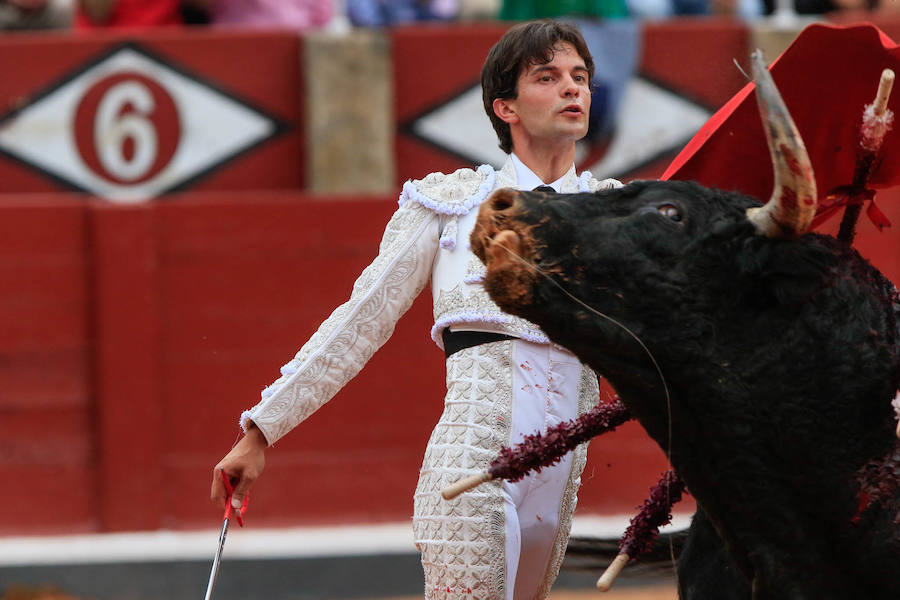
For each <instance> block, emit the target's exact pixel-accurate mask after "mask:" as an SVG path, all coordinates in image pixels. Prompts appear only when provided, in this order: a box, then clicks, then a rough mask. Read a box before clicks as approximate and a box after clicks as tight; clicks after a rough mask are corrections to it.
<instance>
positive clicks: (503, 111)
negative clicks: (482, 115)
mask: <svg viewBox="0 0 900 600" xmlns="http://www.w3.org/2000/svg"><path fill="white" fill-rule="evenodd" d="M513 102H515V101H514V100H504V99H503V98H494V103H493V105H492V106H493V108H494V114H495V115H497V116H498V117H500V120H501V121H504V122H506V123H509V124H512V123H518V122H519V115H518V114H516V109H515V107H514V106H513V105H512V103H513Z"/></svg>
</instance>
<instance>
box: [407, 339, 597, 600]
mask: <svg viewBox="0 0 900 600" xmlns="http://www.w3.org/2000/svg"><path fill="white" fill-rule="evenodd" d="M593 402H596V379H595V378H594V376H593V374H592V373H591V372H590V370H589V369H586V368H584V367H582V365H581V364H580V363H579V362H578V360H577V359H576V358H575V357H574V356H573V355H572V354H570V353H569V352H567V351H565V350H563V349H561V348H559V347H557V346H553V345H547V344H533V343H530V342H525V341H521V340H513V341H504V342H493V343H489V344H482V345H480V346H475V347H473V348H467V349H465V350H462V351H460V352H457V353H456V354H454V355H453V356H451V357H450V358H449V359H448V360H447V396H446V398H445V402H444V412H443V414H442V415H441V418H440V420H439V421H438V424H437V425H436V426H435V429H434V431H433V433H432V436H431V439H430V440H429V443H428V447H427V448H426V451H425V458H424V460H423V464H422V471H421V473H420V477H419V484H418V486H417V488H416V495H415V510H414V517H413V529H414V532H415V538H416V545H417V547H418V548H419V550H420V552H421V553H422V565H423V568H424V572H425V596H426V598H442V599H443V598H472V599H479V600H532V599H538V600H541V599H543V598H546V597H547V594H548V593H549V590H550V586H551V585H552V583H553V581H554V580H555V579H556V575H557V573H558V571H559V565H560V563H561V561H562V553H563V552H564V550H565V543H566V540H567V539H568V532H569V527H570V525H571V517H572V512H573V511H574V508H575V492H576V490H577V487H578V484H579V482H580V479H579V477H580V474H581V469H583V467H584V452H585V450H586V449H584V448H582V449H580V450H579V451H577V452H575V453H573V454H574V458H573V454H570V455H568V456H567V457H565V458H564V459H563V461H562V462H561V463H560V464H557V465H555V466H553V467H551V468H547V469H543V470H542V471H541V472H540V473H536V474H532V475H529V476H528V477H526V478H525V479H523V480H522V481H519V482H516V483H507V482H499V481H494V482H489V483H486V484H483V485H481V486H479V488H477V489H476V490H472V491H470V492H467V493H465V494H463V495H462V496H460V497H459V498H457V499H455V500H452V501H449V502H448V501H444V500H443V499H441V498H440V495H439V494H440V490H441V489H442V488H443V487H445V486H446V485H448V484H449V483H452V482H454V481H457V480H458V479H460V478H462V477H465V476H467V475H471V474H474V473H477V472H479V471H481V470H484V469H485V468H486V467H487V466H488V464H489V463H490V461H491V460H493V458H494V457H496V455H497V452H498V451H499V449H500V447H501V446H504V445H510V444H514V443H516V442H518V441H520V440H521V439H522V437H523V436H524V435H527V434H531V433H535V432H538V431H543V430H544V429H546V428H547V427H548V426H551V425H555V424H557V423H559V422H561V421H565V420H569V419H572V418H574V417H575V416H576V415H577V414H578V413H580V412H584V411H585V410H587V409H588V408H589V407H590V406H591V405H592V404H593Z"/></svg>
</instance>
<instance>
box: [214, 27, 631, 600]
mask: <svg viewBox="0 0 900 600" xmlns="http://www.w3.org/2000/svg"><path fill="white" fill-rule="evenodd" d="M593 69H594V65H593V60H592V58H591V55H590V52H589V51H588V49H587V46H586V44H585V42H584V39H583V38H582V36H581V34H580V33H579V31H578V30H577V29H576V28H575V27H573V26H571V25H568V24H563V23H559V22H555V21H535V22H530V23H522V24H519V25H516V26H514V27H512V28H511V29H510V30H509V31H508V32H507V33H506V34H505V35H504V36H503V37H502V38H501V39H500V40H499V41H498V42H497V44H496V45H495V46H494V47H493V48H492V49H491V51H490V53H489V55H488V57H487V60H486V62H485V64H484V67H483V69H482V73H481V81H482V88H483V99H484V107H485V111H486V112H487V114H488V117H489V118H490V120H491V123H492V125H493V127H494V129H495V131H496V133H497V135H498V137H499V140H500V147H501V148H502V149H503V150H504V152H506V153H507V154H509V158H508V160H507V161H506V163H505V164H504V165H503V167H502V168H501V169H500V170H495V169H493V168H492V167H490V166H487V165H482V166H481V167H479V168H477V169H475V170H472V169H460V170H458V171H456V172H454V173H450V174H444V173H432V174H430V175H428V176H426V177H425V178H424V179H421V180H417V181H409V182H407V183H406V184H404V186H403V189H402V193H401V195H400V202H399V203H400V206H399V209H398V210H397V211H396V213H395V214H394V216H393V217H392V218H391V220H390V222H389V223H388V225H387V228H386V230H385V233H384V237H383V239H382V242H381V245H380V248H379V252H378V256H377V257H376V258H375V260H374V261H373V262H372V263H371V264H370V265H369V266H368V267H367V268H366V269H365V270H364V271H363V273H362V275H361V276H360V277H359V279H358V280H357V281H356V283H355V284H354V287H353V292H352V294H351V296H350V299H349V300H348V301H347V302H346V303H345V304H343V305H341V306H340V307H338V308H337V309H336V310H335V311H334V312H333V313H332V314H331V316H329V317H328V318H327V319H326V320H325V321H324V322H323V323H322V325H321V326H320V327H319V329H318V331H317V332H316V333H315V334H314V335H313V336H312V337H311V338H310V339H309V341H308V342H307V343H306V344H305V345H303V347H302V348H301V349H300V350H299V352H298V353H297V354H296V355H295V356H294V358H293V359H291V360H290V361H289V362H288V363H287V364H286V365H284V367H282V369H281V374H282V375H281V377H280V378H278V379H277V380H276V381H275V382H274V383H273V384H271V385H270V386H269V387H267V388H266V389H265V390H264V391H263V392H262V400H261V401H260V402H259V404H257V405H256V406H254V407H253V408H252V409H250V410H248V411H246V412H244V413H243V415H242V416H241V425H242V426H243V428H244V431H245V434H246V435H245V436H244V437H243V438H242V439H241V440H240V441H239V442H238V443H237V444H236V445H235V447H234V448H233V449H232V450H231V451H230V452H229V453H228V454H227V455H226V456H225V457H224V458H223V459H222V460H221V461H220V462H219V464H217V465H216V467H215V469H214V473H213V485H212V492H211V496H212V500H213V502H215V503H217V504H219V505H220V506H224V503H225V501H226V498H227V496H226V491H225V487H224V484H223V482H222V480H221V477H220V470H222V469H224V471H225V473H226V474H227V475H228V476H229V477H230V479H231V480H232V482H233V483H234V484H235V492H234V496H233V499H232V502H233V503H234V504H236V505H238V506H240V504H241V501H242V499H243V497H244V495H245V493H246V492H247V490H248V489H249V487H250V485H251V484H252V483H253V482H254V480H255V479H256V478H257V477H258V476H259V474H260V472H261V471H262V468H263V465H264V463H265V458H264V456H265V450H266V448H267V447H268V446H269V445H271V444H274V443H275V442H277V441H278V440H279V439H280V438H281V437H282V436H284V435H285V434H287V433H288V432H289V431H290V430H291V429H293V428H294V427H295V426H296V425H298V424H299V423H300V422H302V421H303V420H304V419H305V418H307V417H308V416H310V415H311V414H312V413H313V412H314V411H315V410H317V409H318V408H319V407H321V406H322V405H323V404H325V403H326V402H327V401H328V400H330V399H331V398H332V397H333V396H334V395H335V394H337V393H338V391H340V389H341V388H342V387H343V386H344V385H345V384H346V383H347V382H348V381H349V380H350V379H351V378H352V377H353V376H354V375H356V374H357V373H358V372H359V371H360V370H361V369H362V368H363V366H364V365H365V364H366V362H367V361H368V360H369V358H370V357H371V356H372V355H373V354H374V353H375V352H376V350H378V348H379V347H380V346H381V345H382V344H384V343H385V342H386V341H387V340H388V338H389V337H390V335H391V333H392V332H393V329H394V326H395V323H396V322H397V320H398V319H399V318H400V317H401V316H402V315H403V313H404V312H405V311H406V310H407V309H408V308H409V307H410V305H411V304H412V302H413V300H414V299H415V298H416V296H418V295H419V292H420V291H421V290H422V289H423V288H424V286H425V285H426V283H427V282H428V281H429V279H430V280H431V285H432V291H433V298H434V327H433V328H432V331H431V336H432V338H433V340H434V342H435V343H436V344H437V345H438V346H439V347H440V348H442V349H443V350H444V352H445V354H446V369H447V370H446V372H447V394H446V397H445V400H444V402H445V405H444V411H443V414H442V415H441V417H440V419H439V421H438V423H437V425H436V427H435V428H434V431H433V433H432V435H431V438H430V440H429V442H428V446H427V448H426V451H425V456H424V460H423V464H422V469H421V472H420V476H419V482H418V486H417V488H416V492H415V498H414V517H413V528H414V533H415V540H416V546H417V548H418V549H419V551H420V552H421V555H422V564H423V567H424V572H425V597H426V598H477V599H483V600H502V599H506V600H512V599H516V600H525V599H528V600H531V599H542V598H546V597H547V596H548V593H549V590H550V587H551V585H552V584H553V582H554V580H555V579H556V576H557V574H558V572H559V567H560V564H561V562H562V557H563V553H564V550H565V546H566V542H567V539H568V533H569V529H570V526H571V520H572V513H573V511H574V510H575V503H576V492H577V490H578V487H579V484H580V476H581V472H582V469H583V468H584V463H585V454H586V450H587V448H586V447H585V446H582V447H581V448H580V449H579V450H578V451H576V452H574V453H572V454H570V455H569V456H567V457H566V458H565V459H563V460H562V461H561V462H560V463H559V464H558V465H556V466H555V467H553V468H548V469H545V470H543V471H542V472H540V473H538V474H534V475H531V476H529V477H528V478H526V479H524V480H522V481H519V482H517V483H508V482H502V483H501V482H492V483H489V484H487V485H484V486H482V487H481V488H479V490H477V491H476V492H474V493H470V494H465V495H464V496H463V497H460V498H457V499H455V500H453V501H450V502H446V501H444V500H442V499H441V498H440V490H441V489H442V488H443V487H445V486H446V485H448V484H449V483H452V482H454V481H456V480H458V479H460V478H462V477H465V476H468V475H472V474H475V473H478V472H480V471H482V470H483V469H484V468H485V467H486V465H487V464H488V463H489V462H490V460H491V459H492V458H493V457H494V456H495V455H496V454H497V452H498V450H499V449H500V448H501V447H502V446H504V445H510V444H512V443H516V442H518V441H519V440H520V439H521V438H522V437H523V436H524V435H526V434H530V433H534V432H535V431H540V430H543V429H545V428H546V427H547V426H549V425H554V424H556V423H559V422H562V421H566V420H569V419H572V418H574V417H575V416H577V415H578V414H581V413H583V412H585V411H587V410H589V409H590V408H591V407H592V406H593V405H594V404H595V403H596V402H597V401H598V388H597V378H596V376H595V374H594V373H593V372H592V371H591V370H590V369H589V368H587V367H585V366H583V365H582V364H581V363H580V362H579V361H578V360H577V359H576V358H575V356H574V355H572V354H571V353H570V352H569V351H567V350H566V349H564V348H562V347H560V346H558V345H555V344H552V343H550V342H549V340H548V339H547V336H546V335H545V334H544V333H543V332H542V331H541V330H540V329H539V328H538V327H537V326H535V325H534V324H532V323H530V322H528V321H526V320H524V319H521V318H517V317H513V316H510V315H508V314H505V313H503V312H502V311H501V310H500V309H499V308H498V307H497V306H496V304H494V303H493V302H492V301H491V300H490V298H489V297H488V296H487V294H486V293H485V291H484V289H483V287H482V279H483V277H484V273H485V269H484V266H483V265H482V264H481V263H480V262H479V261H478V259H477V258H476V257H475V256H474V255H473V254H472V252H471V250H470V249H469V245H468V240H469V236H470V233H471V231H472V228H473V227H474V224H475V220H476V216H477V213H478V207H479V205H480V204H481V203H482V202H483V201H484V200H485V199H486V198H487V197H488V196H489V195H490V194H491V192H493V191H494V190H496V189H500V188H504V187H511V188H518V189H526V190H531V189H534V188H537V187H541V186H544V189H545V190H546V191H548V192H550V191H552V192H589V191H590V192H593V191H597V190H600V189H607V188H613V187H619V186H620V185H621V184H620V183H619V182H618V181H615V180H613V179H606V180H603V181H598V180H596V179H594V178H593V177H592V176H591V174H590V173H588V172H584V173H582V174H581V175H578V174H577V173H576V170H575V164H574V157H575V142H576V141H577V140H579V139H581V138H582V137H583V136H584V135H585V134H586V133H587V129H588V112H589V109H590V103H591V88H590V80H591V76H592V74H593Z"/></svg>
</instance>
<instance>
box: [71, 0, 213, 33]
mask: <svg viewBox="0 0 900 600" xmlns="http://www.w3.org/2000/svg"><path fill="white" fill-rule="evenodd" d="M203 1H204V0H77V5H76V10H75V29H78V30H91V29H98V28H108V27H128V28H130V27H159V26H165V25H182V24H184V23H185V18H184V13H185V12H187V13H188V14H190V15H191V19H190V20H189V21H188V22H195V21H194V19H195V18H196V14H197V12H196V9H197V8H202V4H203Z"/></svg>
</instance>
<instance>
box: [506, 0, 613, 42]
mask: <svg viewBox="0 0 900 600" xmlns="http://www.w3.org/2000/svg"><path fill="white" fill-rule="evenodd" d="M566 15H569V16H581V17H600V18H605V19H611V18H616V17H627V16H628V8H627V6H626V4H625V0H504V2H503V8H502V9H501V10H500V18H501V19H506V20H510V21H527V20H530V19H549V18H556V17H562V16H566ZM592 52H593V51H592Z"/></svg>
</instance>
